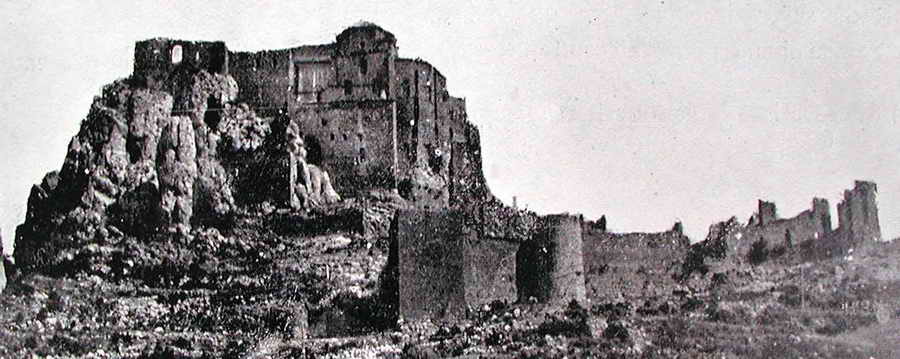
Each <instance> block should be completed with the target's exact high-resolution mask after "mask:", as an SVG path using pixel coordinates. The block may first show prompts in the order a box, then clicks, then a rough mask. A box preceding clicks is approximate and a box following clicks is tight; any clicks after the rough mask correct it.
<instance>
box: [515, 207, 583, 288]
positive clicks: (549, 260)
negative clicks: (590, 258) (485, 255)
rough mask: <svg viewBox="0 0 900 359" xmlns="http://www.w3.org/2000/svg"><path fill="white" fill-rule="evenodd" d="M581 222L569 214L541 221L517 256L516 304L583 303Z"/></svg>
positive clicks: (577, 217) (549, 217)
mask: <svg viewBox="0 0 900 359" xmlns="http://www.w3.org/2000/svg"><path fill="white" fill-rule="evenodd" d="M583 222H584V220H583V219H582V218H581V216H572V215H569V214H557V215H549V216H546V217H543V218H541V220H540V223H539V224H538V228H537V232H536V233H535V235H534V238H532V240H530V241H527V242H525V243H523V244H522V246H521V247H520V249H519V253H518V255H517V256H516V268H517V269H518V270H517V273H516V284H517V287H518V288H519V293H518V294H519V301H524V302H527V301H530V300H531V298H534V299H535V300H537V301H538V302H539V303H547V304H565V303H568V302H569V301H571V300H576V301H578V302H582V303H583V302H584V300H585V292H586V291H585V281H584V252H583V245H584V243H583V233H582V227H583Z"/></svg>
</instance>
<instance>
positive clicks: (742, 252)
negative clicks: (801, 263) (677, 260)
mask: <svg viewBox="0 0 900 359" xmlns="http://www.w3.org/2000/svg"><path fill="white" fill-rule="evenodd" d="M760 203H761V205H760V211H762V212H761V213H766V212H769V213H771V214H774V213H775V204H774V203H771V202H763V201H760ZM762 204H766V205H765V206H763V205H762ZM763 218H764V219H763V221H761V222H760V221H759V220H757V221H755V223H753V222H752V223H749V224H748V225H746V226H744V227H741V228H740V229H739V230H737V231H735V232H734V233H733V234H732V235H731V236H730V237H729V238H728V239H727V242H728V244H729V249H730V250H731V251H732V253H734V254H735V255H736V256H737V257H738V258H740V259H742V260H743V259H746V258H747V254H748V253H749V252H750V248H751V246H752V245H753V243H754V242H756V241H758V240H760V239H762V240H764V241H765V242H766V244H767V246H768V248H770V249H771V248H775V247H779V246H782V247H787V246H788V243H787V242H786V240H787V238H788V236H790V239H791V242H792V243H791V244H792V245H796V244H798V243H801V242H804V241H807V240H818V239H822V238H825V237H826V236H828V235H829V234H830V233H831V214H830V213H829V211H828V201H827V200H825V199H820V198H815V199H813V202H812V208H810V209H808V210H806V211H803V212H801V213H800V214H798V215H796V216H794V217H792V218H787V219H781V218H777V217H771V216H763ZM766 218H768V219H766ZM760 223H761V224H760Z"/></svg>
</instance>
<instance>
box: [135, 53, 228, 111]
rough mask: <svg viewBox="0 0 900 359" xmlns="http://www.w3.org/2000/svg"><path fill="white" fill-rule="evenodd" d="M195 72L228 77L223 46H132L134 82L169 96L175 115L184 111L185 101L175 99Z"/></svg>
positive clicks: (226, 59) (188, 83)
mask: <svg viewBox="0 0 900 359" xmlns="http://www.w3.org/2000/svg"><path fill="white" fill-rule="evenodd" d="M198 71H207V72H210V73H217V74H228V72H229V52H228V48H227V47H226V46H225V43H224V42H221V41H212V42H208V41H184V40H170V39H163V38H158V39H150V40H145V41H139V42H137V43H135V45H134V71H133V73H132V76H133V78H134V79H135V80H136V81H137V82H138V83H140V84H143V85H144V86H146V87H148V88H150V89H153V90H162V91H167V92H169V93H170V94H172V95H173V96H174V97H175V98H174V107H173V109H174V110H176V111H177V110H182V109H184V108H186V106H187V104H186V99H184V98H179V97H178V96H179V94H180V93H182V92H184V91H182V90H183V88H185V87H186V86H189V85H190V84H191V77H192V76H193V75H194V74H195V73H197V72H198Z"/></svg>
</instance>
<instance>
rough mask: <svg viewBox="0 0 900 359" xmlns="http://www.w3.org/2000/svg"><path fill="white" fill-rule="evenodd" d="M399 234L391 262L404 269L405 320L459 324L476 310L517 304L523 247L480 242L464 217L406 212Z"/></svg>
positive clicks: (400, 293)
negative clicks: (517, 276) (495, 304)
mask: <svg viewBox="0 0 900 359" xmlns="http://www.w3.org/2000/svg"><path fill="white" fill-rule="evenodd" d="M395 232H396V233H395V234H394V237H393V238H391V240H392V249H391V254H390V256H391V257H392V258H389V259H388V263H389V265H390V264H391V263H394V264H395V265H397V266H399V268H398V277H397V281H398V286H397V290H398V301H399V304H398V308H399V314H400V317H401V318H403V319H404V320H412V321H416V320H424V319H448V320H449V319H459V318H464V317H465V316H466V314H467V312H468V309H469V308H470V307H473V306H480V305H483V304H487V303H491V302H493V301H497V300H499V301H505V302H512V301H514V300H515V299H516V286H515V273H516V261H515V256H516V252H517V250H518V243H516V242H512V241H497V240H491V239H484V238H478V236H477V232H475V231H474V230H473V229H472V228H470V227H468V226H466V224H465V214H464V213H463V212H460V211H441V212H433V211H423V210H401V211H398V213H397V215H396V217H395ZM388 270H389V269H388Z"/></svg>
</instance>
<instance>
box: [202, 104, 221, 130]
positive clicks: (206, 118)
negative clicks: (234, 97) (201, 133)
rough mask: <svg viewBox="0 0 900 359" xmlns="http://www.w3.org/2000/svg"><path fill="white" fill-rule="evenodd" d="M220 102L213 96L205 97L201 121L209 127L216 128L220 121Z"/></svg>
mask: <svg viewBox="0 0 900 359" xmlns="http://www.w3.org/2000/svg"><path fill="white" fill-rule="evenodd" d="M222 107H223V106H222V102H221V101H219V99H217V98H215V97H214V96H210V97H207V98H206V113H205V114H203V122H205V123H206V125H207V126H209V128H211V129H218V128H219V122H221V121H222Z"/></svg>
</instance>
